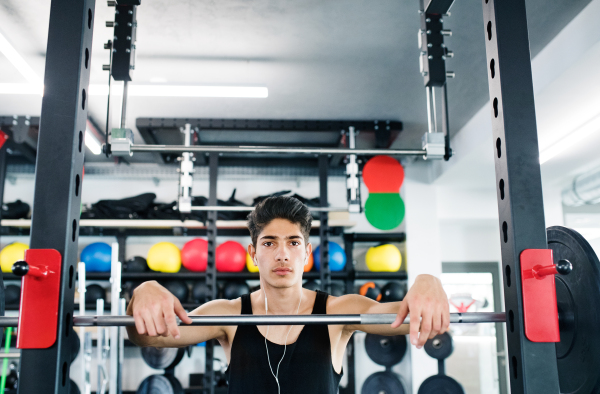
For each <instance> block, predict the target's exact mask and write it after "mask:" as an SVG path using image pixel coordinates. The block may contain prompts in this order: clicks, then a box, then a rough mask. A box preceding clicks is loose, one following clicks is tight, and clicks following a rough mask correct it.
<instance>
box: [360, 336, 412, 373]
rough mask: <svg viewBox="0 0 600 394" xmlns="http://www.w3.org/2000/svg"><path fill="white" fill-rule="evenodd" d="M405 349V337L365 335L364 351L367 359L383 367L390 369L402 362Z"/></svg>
mask: <svg viewBox="0 0 600 394" xmlns="http://www.w3.org/2000/svg"><path fill="white" fill-rule="evenodd" d="M406 348H407V341H406V335H394V336H384V335H376V334H367V336H366V338H365V350H366V351H367V354H368V355H369V358H370V359H371V360H373V362H374V363H376V364H379V365H383V366H384V367H392V366H394V365H396V364H398V363H399V362H400V361H402V359H403V358H404V355H405V354H406Z"/></svg>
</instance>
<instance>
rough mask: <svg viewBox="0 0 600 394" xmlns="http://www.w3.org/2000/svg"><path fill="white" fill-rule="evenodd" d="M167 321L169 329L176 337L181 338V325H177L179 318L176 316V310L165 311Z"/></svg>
mask: <svg viewBox="0 0 600 394" xmlns="http://www.w3.org/2000/svg"><path fill="white" fill-rule="evenodd" d="M165 322H166V323H167V331H168V332H169V333H170V334H171V336H172V337H173V338H175V339H179V327H177V319H176V318H175V312H173V311H169V310H167V311H165Z"/></svg>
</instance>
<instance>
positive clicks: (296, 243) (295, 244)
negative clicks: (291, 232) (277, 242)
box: [292, 241, 300, 246]
mask: <svg viewBox="0 0 600 394" xmlns="http://www.w3.org/2000/svg"><path fill="white" fill-rule="evenodd" d="M292 245H294V246H298V245H300V242H298V241H292Z"/></svg>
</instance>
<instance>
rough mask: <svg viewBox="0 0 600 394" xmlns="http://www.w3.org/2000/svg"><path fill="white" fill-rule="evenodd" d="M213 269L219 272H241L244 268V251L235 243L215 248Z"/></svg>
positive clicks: (226, 243)
mask: <svg viewBox="0 0 600 394" xmlns="http://www.w3.org/2000/svg"><path fill="white" fill-rule="evenodd" d="M216 254H217V255H216V261H215V267H216V268H217V271H219V272H241V271H243V270H244V267H245V266H246V249H245V248H244V247H243V246H242V245H241V244H239V243H238V242H235V241H226V242H223V243H222V244H221V245H219V246H218V247H217V251H216Z"/></svg>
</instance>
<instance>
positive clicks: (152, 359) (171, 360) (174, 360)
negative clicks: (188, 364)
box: [142, 347, 185, 369]
mask: <svg viewBox="0 0 600 394" xmlns="http://www.w3.org/2000/svg"><path fill="white" fill-rule="evenodd" d="M184 354H185V348H170V347H163V348H156V347H143V348H142V358H143V359H144V361H145V362H146V364H148V365H149V366H150V367H152V368H154V369H171V368H175V366H176V365H177V364H179V362H180V361H181V360H182V359H183V355H184Z"/></svg>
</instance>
